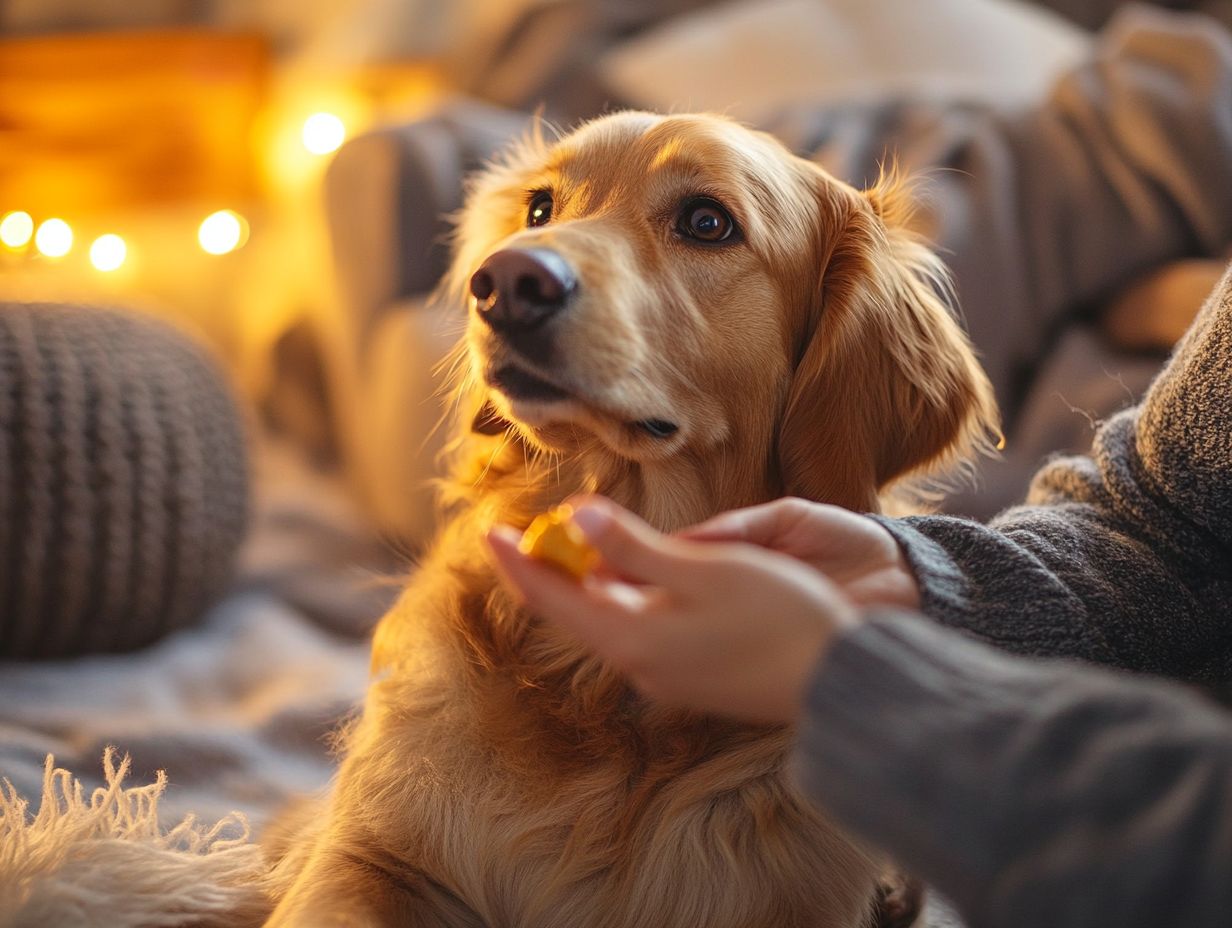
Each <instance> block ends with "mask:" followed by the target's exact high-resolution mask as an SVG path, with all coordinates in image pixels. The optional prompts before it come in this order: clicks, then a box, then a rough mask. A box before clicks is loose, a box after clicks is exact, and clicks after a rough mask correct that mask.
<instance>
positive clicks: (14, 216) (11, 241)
mask: <svg viewBox="0 0 1232 928" xmlns="http://www.w3.org/2000/svg"><path fill="white" fill-rule="evenodd" d="M32 238H34V220H33V219H32V218H31V216H30V214H29V213H26V212H23V211H21V210H16V211H14V212H11V213H7V214H5V217H4V218H3V219H0V242H3V243H4V245H5V246H7V247H8V248H12V249H14V250H16V249H18V248H25V247H26V246H27V245H29V244H30V239H32Z"/></svg>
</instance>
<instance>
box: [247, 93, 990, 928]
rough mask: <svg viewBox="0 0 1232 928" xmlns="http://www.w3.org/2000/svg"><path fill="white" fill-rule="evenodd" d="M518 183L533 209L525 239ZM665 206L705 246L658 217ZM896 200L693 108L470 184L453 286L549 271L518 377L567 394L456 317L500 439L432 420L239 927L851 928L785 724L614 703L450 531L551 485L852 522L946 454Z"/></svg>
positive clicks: (848, 863) (648, 512) (853, 873)
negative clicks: (394, 578)
mask: <svg viewBox="0 0 1232 928" xmlns="http://www.w3.org/2000/svg"><path fill="white" fill-rule="evenodd" d="M538 190H551V191H552V192H553V195H554V198H555V213H554V215H553V218H552V221H551V222H550V223H549V224H547V225H545V226H542V227H537V228H526V214H527V204H528V199H529V197H530V196H532V195H533V193H534V192H535V191H538ZM696 195H705V196H709V197H713V198H715V199H716V200H719V201H720V202H721V203H723V204H724V205H725V206H726V208H727V209H728V210H729V211H730V213H731V214H732V216H733V217H734V218H735V220H736V223H737V225H738V227H739V229H740V233H741V234H740V237H739V239H738V240H737V241H734V242H732V243H730V244H726V245H724V246H722V247H717V248H716V247H704V246H698V245H696V244H694V243H690V242H686V241H683V240H682V239H681V238H680V237H679V236H678V235H677V234H676V233H675V231H674V225H673V216H674V214H675V211H676V210H677V208H678V205H679V204H680V203H681V202H682V200H684V199H685V198H687V197H690V196H696ZM904 204H905V200H904V191H903V190H902V189H901V187H900V186H899V185H898V184H897V183H895V182H893V181H892V180H889V181H885V182H883V183H881V184H879V185H878V186H877V187H876V188H874V189H873V190H871V191H866V192H863V193H861V192H859V191H856V190H854V189H852V188H851V187H848V186H847V185H845V184H842V183H840V182H838V181H836V180H835V179H834V178H832V177H830V176H829V175H827V174H826V173H825V172H823V171H822V170H821V169H819V168H818V167H817V166H815V165H813V164H811V163H809V162H807V161H804V160H801V159H798V158H795V157H793V156H792V155H790V154H789V153H788V152H787V151H786V150H784V149H783V148H782V147H781V146H780V145H779V144H778V143H777V142H775V141H774V140H773V139H771V138H769V137H768V136H765V135H762V134H759V133H754V132H750V131H748V130H746V129H743V128H741V127H739V126H737V125H735V124H733V123H731V122H728V121H726V120H723V119H718V118H715V117H708V116H673V117H660V116H653V115H649V114H644V113H622V114H617V115H614V116H609V117H605V118H603V119H600V120H596V121H595V122H592V123H590V124H587V125H585V126H583V127H582V128H581V129H580V130H578V131H576V132H575V133H573V134H571V135H569V136H567V137H565V138H564V139H563V140H561V141H560V142H558V143H556V144H554V145H548V144H546V143H545V142H544V141H543V140H542V139H539V138H532V139H531V140H529V141H527V142H526V143H525V144H523V145H522V146H521V147H520V148H518V149H517V150H516V151H514V152H513V153H512V154H511V155H510V156H509V157H508V159H507V160H506V161H505V162H504V163H503V164H501V165H498V166H495V167H493V168H491V169H489V170H488V171H487V172H485V173H484V174H483V175H482V176H480V177H479V179H478V180H477V182H476V183H475V184H474V186H473V189H472V190H471V195H470V197H469V200H468V205H467V207H466V209H465V211H464V213H463V215H462V217H461V219H460V223H459V231H458V242H457V249H456V264H455V268H456V272H455V279H454V285H455V286H456V288H457V289H458V290H459V291H460V290H461V287H462V284H463V282H464V281H465V280H466V279H467V278H468V277H469V275H470V274H471V273H472V272H473V271H474V270H475V269H476V268H477V267H478V266H479V265H480V264H481V263H482V262H483V260H484V259H485V257H486V256H488V255H489V254H491V253H492V252H494V251H496V250H498V249H501V248H506V247H510V246H528V245H535V246H547V247H550V248H552V249H553V250H555V251H556V252H557V253H559V254H560V255H562V256H563V257H564V258H565V259H566V260H567V261H568V262H570V264H571V265H572V266H573V267H574V268H575V269H576V271H577V275H578V279H579V281H580V289H579V291H578V295H577V298H576V300H575V301H574V302H573V303H572V304H571V305H570V307H569V309H568V314H567V318H562V319H560V320H559V321H558V322H556V323H555V325H556V329H555V331H556V338H557V343H558V346H559V348H560V351H559V360H558V361H557V362H555V363H554V365H553V367H552V369H551V370H543V369H539V370H537V373H540V374H542V375H544V376H546V377H549V378H550V379H551V380H552V381H553V382H554V383H556V384H557V385H560V386H562V387H565V388H566V389H567V390H568V391H569V393H570V396H571V398H570V399H568V400H566V401H563V402H557V403H551V404H545V403H530V402H525V401H521V400H517V399H511V398H509V397H507V396H505V395H503V394H501V393H500V391H496V390H492V389H489V388H488V387H487V386H486V383H487V382H488V379H489V378H490V377H491V375H492V371H493V370H494V368H495V367H497V366H499V365H500V364H503V363H507V362H508V360H509V358H510V356H511V354H510V352H511V349H509V348H508V347H507V346H506V345H504V344H503V343H502V342H501V340H500V339H499V338H498V337H497V336H496V335H495V334H494V333H493V332H492V331H491V330H489V329H488V328H487V327H486V326H484V325H483V324H482V323H481V322H480V321H479V320H478V319H477V318H476V317H475V313H473V312H472V313H471V319H470V322H469V329H468V336H467V340H466V341H467V345H466V351H467V358H468V359H469V361H468V364H467V368H466V374H465V376H464V378H463V379H464V380H465V383H463V384H462V385H461V386H460V387H459V396H458V398H459V403H460V405H461V406H462V407H464V413H463V415H462V416H460V418H461V419H463V420H469V417H470V416H471V415H472V414H475V413H479V412H480V410H481V407H484V406H485V404H491V405H493V406H494V410H493V409H488V411H487V414H488V415H489V416H491V415H492V414H493V413H494V414H495V415H496V416H497V417H499V418H498V420H497V421H498V422H499V423H500V424H501V425H502V429H501V430H500V433H499V434H496V435H490V436H489V435H479V434H471V433H469V432H468V431H466V430H465V429H463V431H461V432H460V438H459V448H458V457H457V462H456V465H455V467H454V471H453V479H452V482H451V484H450V492H451V500H452V502H451V507H452V510H453V512H454V515H453V516H452V518H451V520H450V521H449V522H448V524H447V525H446V526H445V528H444V529H443V531H442V533H441V536H440V538H439V539H438V541H437V543H436V545H435V547H434V548H433V550H432V551H431V553H430V555H429V556H428V557H427V559H426V560H425V562H424V563H423V564H422V566H421V567H420V568H419V570H418V571H417V573H416V575H415V578H414V580H413V581H412V583H411V584H410V586H409V588H408V589H407V590H406V591H405V593H404V595H403V596H402V597H401V599H400V601H399V603H398V604H397V606H396V607H395V608H394V609H393V610H392V611H391V612H390V614H389V615H388V616H386V617H385V618H384V619H383V620H382V622H381V624H380V626H379V628H378V629H377V632H376V636H375V640H374V645H373V664H374V670H375V679H374V682H373V683H372V686H371V688H370V691H369V694H368V698H367V701H366V704H365V706H364V711H363V715H362V717H361V718H360V719H359V720H358V721H357V722H356V723H355V724H354V725H353V726H352V728H351V729H350V730H349V731H348V732H347V733H346V735H345V737H344V748H345V757H344V759H343V762H342V765H341V769H340V771H339V774H338V777H337V782H336V784H335V785H334V788H333V791H332V794H331V796H330V798H329V800H328V806H327V808H325V809H321V810H318V809H315V808H313V807H305V808H304V810H303V811H302V812H301V814H300V815H299V816H298V819H299V822H300V827H298V828H289V829H287V830H286V832H285V835H284V841H283V843H284V844H285V845H286V847H285V856H284V857H283V860H282V863H281V865H280V869H279V873H280V877H281V879H282V880H283V882H284V885H285V887H286V889H285V892H284V893H283V894H282V899H281V903H280V904H279V906H278V908H277V910H276V912H275V914H274V916H273V918H272V920H271V922H270V924H271V925H279V926H286V925H334V924H339V925H341V924H346V925H406V926H480V925H483V926H492V928H496V926H527V928H531V926H533V928H556V926H560V928H565V926H569V928H576V926H582V925H585V926H611V928H633V926H639V928H672V926H680V928H685V926H688V928H696V926H706V928H725V926H731V928H793V926H799V928H804V926H810V928H818V926H835V928H837V926H856V925H860V924H862V923H863V921H864V919H865V918H866V917H867V913H868V911H869V904H870V898H871V895H872V890H873V885H874V881H875V878H876V873H877V866H878V862H877V861H875V860H874V859H873V857H872V856H871V855H870V854H869V853H867V852H866V851H865V850H863V849H861V848H860V847H858V846H857V845H856V844H855V843H853V842H852V841H850V840H849V839H847V838H846V837H845V836H843V835H842V834H841V833H840V832H839V831H838V830H837V829H836V828H835V827H834V826H833V825H831V824H830V823H829V822H828V821H827V820H826V819H825V817H824V816H823V815H822V814H821V813H820V812H818V811H817V810H816V809H815V808H814V807H813V806H811V805H810V804H809V803H808V802H806V801H805V800H804V799H803V798H802V797H800V796H799V795H798V794H797V792H796V791H795V789H794V788H793V786H792V783H791V780H790V778H789V776H788V775H787V771H786V761H787V757H788V752H789V748H790V741H791V739H790V734H789V733H788V732H786V731H783V730H781V729H770V728H757V727H751V726H748V725H743V724H736V723H732V722H726V721H723V720H719V719H714V718H703V717H698V716H695V715H690V714H687V713H684V712H679V711H673V710H668V709H663V708H659V707H656V706H654V705H650V704H648V703H646V702H644V701H642V700H640V699H639V698H637V697H636V696H635V695H634V694H633V693H632V692H631V691H630V690H629V688H628V686H627V685H626V684H625V683H624V682H623V681H622V680H621V679H620V678H618V677H617V676H616V675H614V674H613V673H611V672H610V671H609V670H608V669H606V668H605V667H604V666H603V665H601V664H600V663H598V662H597V661H596V660H594V659H593V658H591V657H589V656H587V655H586V654H585V653H584V652H582V651H581V650H579V648H578V647H577V646H576V645H575V644H574V643H573V642H572V641H570V640H567V639H566V638H564V637H563V636H562V635H561V634H560V633H558V632H556V631H554V630H552V629H550V628H548V627H545V626H544V625H542V624H539V623H537V622H536V621H535V620H534V618H533V617H532V616H530V615H528V614H526V613H525V612H524V611H523V610H522V609H521V608H520V607H519V606H518V605H517V604H516V603H515V602H513V601H512V600H511V598H510V597H509V596H508V594H507V593H506V592H505V591H504V589H502V588H501V587H500V586H499V585H498V583H497V582H496V579H495V576H494V574H493V572H492V570H491V568H490V567H489V565H488V563H487V562H486V560H485V557H484V553H483V544H482V538H483V534H484V532H485V530H486V529H487V528H488V527H489V526H490V525H492V524H493V523H494V522H496V521H501V522H506V523H510V524H513V525H515V526H525V525H526V524H527V522H528V521H529V520H530V518H531V517H532V516H533V515H534V514H535V513H537V512H540V511H542V510H544V509H546V508H548V507H549V506H550V505H552V504H555V503H557V502H559V501H560V500H561V499H563V498H565V497H567V496H569V495H571V494H573V493H576V492H579V491H595V492H600V493H604V494H607V495H609V496H611V497H613V498H614V499H616V500H617V501H618V502H620V503H622V504H624V505H626V506H629V507H630V508H632V509H634V510H635V511H637V512H639V513H640V514H641V515H642V516H644V517H645V518H647V519H648V520H649V521H651V522H652V523H654V524H655V525H657V526H658V527H659V528H661V529H665V530H668V529H675V528H678V527H681V526H684V525H686V524H689V523H692V522H695V521H698V520H700V519H703V518H705V517H707V516H710V515H712V514H714V513H715V512H718V511H720V510H724V509H729V508H733V507H736V506H742V505H747V504H752V503H757V502H761V501H765V500H769V499H772V498H775V497H778V496H782V495H786V494H797V495H801V496H806V497H808V498H811V499H817V500H825V501H829V502H835V503H839V504H842V505H845V506H849V507H853V508H858V509H866V510H867V509H875V508H876V507H877V504H878V494H879V493H883V492H885V491H886V490H887V489H888V488H889V487H891V486H892V485H893V484H894V483H895V482H896V481H900V480H902V479H903V478H905V477H909V476H912V475H916V474H919V473H921V472H923V471H927V470H932V469H934V468H936V467H937V466H939V465H948V464H952V463H954V462H956V461H959V460H961V459H962V458H963V457H964V456H967V455H969V454H971V453H972V452H973V451H974V450H976V449H977V448H978V447H979V446H980V445H981V444H982V443H983V442H984V441H985V440H986V436H987V435H988V434H989V433H990V432H992V431H994V430H995V424H996V423H995V418H996V414H995V410H994V406H993V403H992V399H991V392H990V390H989V387H988V384H987V381H986V379H985V378H984V376H983V374H982V372H981V370H980V368H979V366H978V365H977V363H976V361H975V359H974V357H973V355H972V352H971V350H970V347H969V345H968V343H967V340H966V338H965V336H964V335H963V334H962V332H961V330H960V329H959V328H958V326H957V325H956V324H955V322H954V320H953V319H952V317H951V315H950V313H949V312H948V310H947V307H946V304H945V302H944V300H943V296H944V274H943V272H942V269H941V266H940V264H939V263H938V261H937V260H936V258H934V257H933V255H932V254H931V253H930V252H929V251H928V250H927V249H926V248H924V247H923V246H922V245H921V244H919V243H918V242H917V241H916V240H915V239H914V238H913V237H912V236H911V235H910V234H909V233H908V232H906V231H905V230H904V229H903V227H902V225H901V223H902V220H903V216H902V212H903V209H904V208H905V207H904ZM652 418H661V419H668V420H670V421H672V422H673V423H676V424H677V425H678V426H679V427H678V429H677V431H676V432H675V433H674V434H672V435H670V436H666V437H664V436H652V435H648V434H646V433H645V431H644V430H639V429H637V428H636V426H635V424H636V423H638V422H641V421H645V420H647V419H652ZM286 835H289V837H286Z"/></svg>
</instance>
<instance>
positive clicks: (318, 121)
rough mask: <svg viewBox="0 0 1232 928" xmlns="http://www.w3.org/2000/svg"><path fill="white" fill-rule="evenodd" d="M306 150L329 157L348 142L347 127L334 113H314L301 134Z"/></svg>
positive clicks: (305, 121) (305, 123)
mask: <svg viewBox="0 0 1232 928" xmlns="http://www.w3.org/2000/svg"><path fill="white" fill-rule="evenodd" d="M300 138H301V139H302V140H303V142H304V148H306V149H308V151H309V152H311V153H312V154H314V155H328V154H329V153H330V152H332V151H337V150H338V149H339V148H340V147H341V145H342V143H343V142H345V141H346V126H345V125H344V124H343V122H342V120H341V119H339V118H338V117H337V116H335V115H334V114H333V113H313V114H312V115H311V116H309V117H308V118H307V119H305V120H304V128H303V129H302V130H301V132H300Z"/></svg>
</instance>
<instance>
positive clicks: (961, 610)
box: [879, 272, 1232, 682]
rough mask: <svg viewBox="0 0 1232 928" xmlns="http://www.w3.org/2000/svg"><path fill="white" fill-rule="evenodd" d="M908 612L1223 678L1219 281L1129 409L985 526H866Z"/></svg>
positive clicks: (1228, 544)
mask: <svg viewBox="0 0 1232 928" xmlns="http://www.w3.org/2000/svg"><path fill="white" fill-rule="evenodd" d="M879 521H880V522H881V524H883V525H884V526H885V527H886V528H888V529H889V530H890V531H891V532H892V533H893V534H894V535H895V537H896V538H897V539H898V541H899V543H900V545H901V546H902V548H903V551H904V553H905V555H906V557H907V560H908V561H909V563H910V565H911V567H912V569H913V570H914V571H915V574H916V578H917V580H918V581H919V584H920V589H921V596H922V604H921V608H922V610H923V611H924V612H925V613H926V614H927V615H929V616H931V617H933V618H934V619H937V620H938V621H940V622H941V623H942V624H945V625H949V626H951V627H955V628H961V629H965V630H967V631H969V632H971V633H974V634H975V635H977V636H979V637H981V638H984V639H986V640H989V641H993V642H995V643H997V644H999V645H1001V646H1002V647H1005V648H1007V649H1009V650H1011V651H1015V652H1018V653H1023V654H1034V655H1054V656H1070V657H1078V658H1083V659H1086V660H1091V661H1098V662H1101V663H1107V664H1114V665H1117V666H1121V667H1126V668H1130V669H1134V670H1139V671H1144V672H1150V673H1158V674H1164V675H1168V676H1171V677H1175V678H1180V679H1185V680H1191V681H1195V682H1214V681H1221V680H1222V681H1227V680H1229V679H1232V272H1230V273H1229V274H1227V275H1225V277H1224V279H1223V281H1222V282H1221V284H1220V286H1219V287H1218V288H1217V289H1216V291H1215V292H1214V293H1213V294H1212V296H1211V298H1210V299H1209V300H1208V302H1207V305H1206V306H1205V308H1204V309H1203V310H1202V313H1201V315H1200V316H1199V318H1198V320H1197V321H1196V322H1195V324H1194V326H1193V327H1192V329H1191V330H1190V332H1189V333H1188V335H1187V336H1186V337H1185V339H1184V340H1183V341H1182V342H1181V344H1180V345H1179V346H1178V347H1177V349H1176V352H1175V353H1174V355H1173V358H1172V360H1171V361H1170V362H1169V364H1168V365H1167V367H1166V368H1165V369H1164V371H1163V372H1162V373H1161V374H1160V376H1159V378H1158V379H1157V380H1156V381H1155V383H1154V384H1153V385H1152V387H1151V389H1150V391H1149V392H1148V394H1147V396H1146V398H1145V399H1144V401H1143V402H1142V404H1141V405H1140V406H1139V407H1137V408H1135V409H1132V410H1128V411H1126V412H1125V413H1122V414H1120V415H1118V416H1116V417H1115V418H1113V419H1111V420H1109V421H1107V422H1106V423H1104V425H1103V426H1102V427H1101V428H1100V429H1099V431H1098V432H1097V433H1096V436H1095V441H1094V446H1093V451H1092V454H1091V456H1090V457H1070V458H1062V459H1058V460H1055V461H1053V462H1052V463H1051V464H1049V465H1047V466H1046V467H1044V469H1043V470H1041V471H1040V472H1039V473H1038V474H1037V475H1036V477H1035V480H1034V481H1033V483H1032V487H1031V491H1030V494H1029V496H1028V499H1027V504H1026V505H1025V506H1022V507H1018V508H1015V509H1011V510H1009V511H1007V512H1005V513H1004V514H1002V515H1001V516H999V517H998V518H996V519H994V520H993V521H992V523H991V524H989V525H987V526H984V525H981V524H979V523H975V522H970V521H964V520H959V519H952V518H948V517H941V516H931V517H929V516H925V517H916V518H908V519H904V520H894V519H885V518H879Z"/></svg>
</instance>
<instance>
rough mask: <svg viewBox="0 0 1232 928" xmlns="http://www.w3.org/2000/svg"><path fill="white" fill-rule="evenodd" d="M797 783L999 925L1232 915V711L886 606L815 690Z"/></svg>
mask: <svg viewBox="0 0 1232 928" xmlns="http://www.w3.org/2000/svg"><path fill="white" fill-rule="evenodd" d="M795 770H796V775H797V779H798V781H799V782H800V784H801V786H802V787H803V789H804V790H805V791H806V792H807V793H808V794H809V795H810V796H812V797H813V798H815V799H816V800H817V801H819V802H820V803H822V804H823V805H824V806H825V807H826V808H827V809H828V810H829V811H830V812H831V814H833V815H834V816H835V817H836V818H837V819H838V820H839V821H840V822H842V823H843V824H845V825H846V826H847V827H849V828H850V829H852V831H854V832H855V833H856V834H858V835H860V836H861V837H862V838H864V839H866V840H868V841H869V842H871V843H872V844H874V845H876V846H877V847H880V848H881V849H883V850H885V851H887V852H889V853H890V854H891V855H892V856H893V857H894V858H895V859H896V860H897V861H898V862H899V863H900V864H901V865H903V866H905V867H906V868H908V869H909V870H911V871H912V872H914V873H916V874H918V875H919V876H921V877H923V878H925V879H926V880H928V881H929V882H930V883H931V884H932V885H934V886H935V887H937V888H938V889H939V890H941V891H942V892H943V893H945V894H946V895H947V896H948V897H949V898H950V899H951V900H952V901H953V902H955V903H956V904H957V905H958V907H959V909H960V910H961V911H962V912H963V914H964V916H965V917H966V918H967V920H968V923H969V924H972V925H982V926H987V928H1044V926H1046V928H1080V926H1081V928H1086V926H1092V925H1109V926H1116V928H1159V926H1164V925H1175V926H1184V928H1215V926H1220V928H1222V926H1226V925H1227V924H1228V923H1229V921H1230V920H1232V877H1230V875H1232V716H1230V715H1228V714H1227V713H1225V712H1222V711H1220V710H1219V709H1217V708H1215V707H1214V706H1213V705H1210V704H1207V703H1205V702H1203V701H1202V700H1200V699H1199V698H1197V697H1196V696H1194V695H1193V694H1191V693H1188V692H1185V691H1183V690H1181V689H1179V688H1174V687H1172V686H1167V685H1164V684H1160V683H1156V682H1154V681H1149V680H1146V679H1143V678H1140V677H1131V676H1129V675H1117V674H1112V673H1108V672H1106V671H1099V670H1095V669H1093V668H1090V667H1088V666H1083V665H1079V664H1076V663H1073V662H1068V661H1035V660H1023V659H1021V658H1013V657H1009V656H1007V655H1005V654H1003V653H1000V652H997V651H994V650H992V649H990V648H987V647H984V646H982V645H979V644H977V643H975V642H971V641H966V640H963V638H962V637H961V636H958V635H956V634H954V633H953V632H949V631H947V630H945V629H942V628H938V627H937V626H935V625H933V624H932V623H929V622H925V621H923V620H922V619H920V618H919V616H915V615H910V614H899V613H888V612H887V613H882V614H879V615H874V616H872V617H870V618H869V620H868V621H867V622H865V623H864V624H862V625H860V626H859V627H857V628H856V629H854V630H853V631H850V632H846V633H844V634H843V635H841V636H840V637H839V639H838V640H837V641H836V643H835V644H834V645H833V647H832V648H831V650H830V653H829V654H828V655H827V656H826V658H825V659H824V660H823V661H822V663H821V665H820V667H819V670H818V672H817V674H816V676H815V678H814V680H813V682H812V685H811V687H810V691H809V694H808V713H807V716H806V719H805V721H804V722H803V724H802V725H801V727H800V732H799V739H798V742H797V749H796V755H795Z"/></svg>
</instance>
